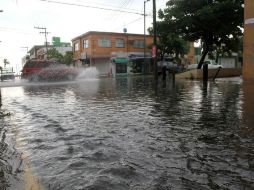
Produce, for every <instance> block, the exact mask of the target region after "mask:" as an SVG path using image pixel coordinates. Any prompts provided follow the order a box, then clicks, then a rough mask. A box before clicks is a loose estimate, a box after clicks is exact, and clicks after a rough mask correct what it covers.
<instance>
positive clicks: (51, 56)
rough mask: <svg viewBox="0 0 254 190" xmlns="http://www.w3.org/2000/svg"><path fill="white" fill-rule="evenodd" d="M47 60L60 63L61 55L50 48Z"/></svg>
mask: <svg viewBox="0 0 254 190" xmlns="http://www.w3.org/2000/svg"><path fill="white" fill-rule="evenodd" d="M48 59H57V60H58V61H60V62H62V59H63V55H62V54H61V53H59V51H57V49H56V48H52V49H49V50H48Z"/></svg>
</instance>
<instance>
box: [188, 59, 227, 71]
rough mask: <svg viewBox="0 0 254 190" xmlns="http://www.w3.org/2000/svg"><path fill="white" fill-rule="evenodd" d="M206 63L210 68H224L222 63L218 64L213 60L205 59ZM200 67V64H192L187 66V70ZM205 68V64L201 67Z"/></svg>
mask: <svg viewBox="0 0 254 190" xmlns="http://www.w3.org/2000/svg"><path fill="white" fill-rule="evenodd" d="M204 64H207V65H208V69H217V68H223V67H222V65H220V64H216V63H213V62H212V61H210V60H209V61H205V62H204ZM197 68H198V64H190V65H188V66H187V70H191V69H197ZM202 68H203V65H202V67H201V69H202Z"/></svg>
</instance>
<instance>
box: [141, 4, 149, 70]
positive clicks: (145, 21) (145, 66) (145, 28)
mask: <svg viewBox="0 0 254 190" xmlns="http://www.w3.org/2000/svg"><path fill="white" fill-rule="evenodd" d="M148 1H150V0H146V1H144V68H145V67H146V3H147V2H148ZM144 68H143V72H144Z"/></svg>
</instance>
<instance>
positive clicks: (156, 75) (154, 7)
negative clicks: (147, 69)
mask: <svg viewBox="0 0 254 190" xmlns="http://www.w3.org/2000/svg"><path fill="white" fill-rule="evenodd" d="M153 51H154V52H153V54H154V55H153V57H154V78H155V80H156V81H157V80H158V66H157V24H156V0H153Z"/></svg>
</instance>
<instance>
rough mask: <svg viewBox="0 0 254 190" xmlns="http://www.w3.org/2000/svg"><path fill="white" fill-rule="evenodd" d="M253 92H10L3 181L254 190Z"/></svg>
mask: <svg viewBox="0 0 254 190" xmlns="http://www.w3.org/2000/svg"><path fill="white" fill-rule="evenodd" d="M253 92H254V89H253V84H252V83H246V82H243V81H242V80H241V79H237V78H231V79H219V80H216V81H215V82H208V84H207V86H204V85H203V83H202V82H201V81H185V80H183V81H181V80H179V81H176V83H173V82H172V81H171V80H169V79H168V80H167V83H163V81H159V83H158V84H157V85H155V83H154V80H153V78H152V77H128V78H127V77H126V78H125V77H122V78H103V79H92V80H78V81H74V82H62V83H34V84H30V83H28V84H25V83H22V85H20V86H18V85H17V84H15V85H13V86H11V85H10V86H8V85H5V86H4V87H2V88H1V93H2V101H3V106H2V110H4V111H6V112H10V113H11V116H9V117H4V118H1V124H3V127H2V126H1V128H0V131H1V132H0V138H1V144H0V145H1V149H2V150H3V151H1V154H2V155H1V156H0V157H1V158H0V161H1V162H0V164H1V163H3V162H2V160H7V162H4V164H5V167H4V170H5V171H4V177H3V175H0V180H2V181H3V182H4V180H5V182H4V183H5V184H4V183H3V184H4V185H5V186H4V188H6V189H11V190H12V189H15V188H16V187H15V184H19V185H23V187H24V188H26V182H27V181H29V180H27V179H32V181H33V182H36V184H33V182H32V183H31V184H33V185H31V186H30V187H29V188H30V189H31V188H35V187H36V188H38V189H40V188H41V189H54V190H57V189H59V190H60V189H61V190H62V189H64V190H65V189H66V190H72V189H74V190H81V189H86V190H92V189H96V190H161V189H174V190H175V189H176V190H178V189H179V190H182V189H186V190H187V189H193V190H194V189H195V190H196V189H200V190H206V189H207V190H208V189H229V190H239V189H245V190H251V189H253V188H254V182H253V181H254V162H253V160H254V151H253V150H254V140H253V139H254V138H253V137H254V130H253V126H254V115H253V110H254V100H253ZM20 160H23V161H22V163H20V162H19V161H20ZM13 163H15V164H16V165H15V164H14V165H13ZM1 166H2V165H0V168H1ZM10 167H11V169H10ZM6 168H9V170H8V169H6ZM15 171H17V172H15ZM27 174H28V175H27ZM12 178H13V180H10V179H12ZM38 182H39V183H38ZM8 185H10V186H8ZM29 188H26V189H29ZM0 189H1V188H0ZM18 189H20V188H18Z"/></svg>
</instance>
